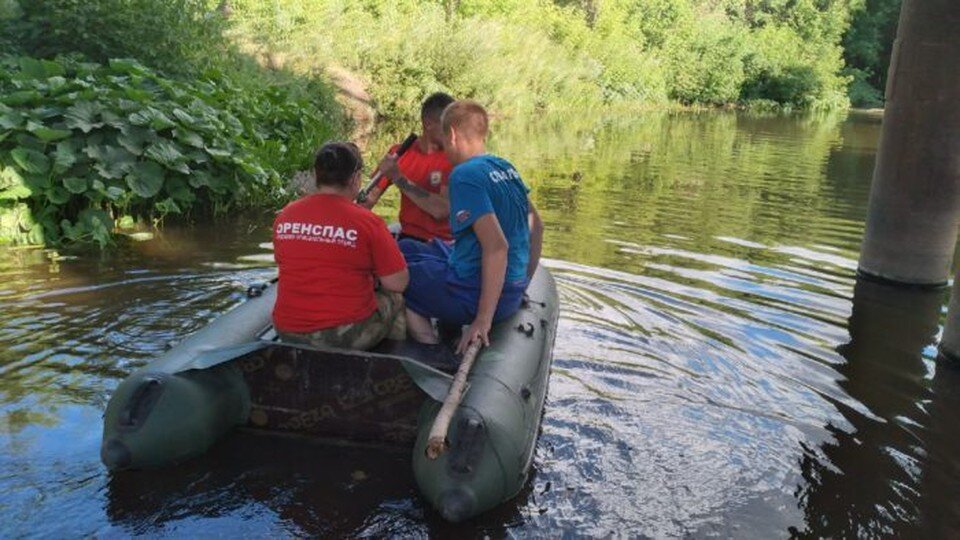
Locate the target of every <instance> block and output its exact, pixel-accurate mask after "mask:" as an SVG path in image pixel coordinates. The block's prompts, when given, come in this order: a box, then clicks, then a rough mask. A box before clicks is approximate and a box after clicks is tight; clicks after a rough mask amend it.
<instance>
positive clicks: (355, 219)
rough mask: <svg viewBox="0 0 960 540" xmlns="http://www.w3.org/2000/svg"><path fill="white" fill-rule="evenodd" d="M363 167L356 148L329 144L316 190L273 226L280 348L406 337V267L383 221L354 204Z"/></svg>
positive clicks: (318, 164)
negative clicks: (282, 344)
mask: <svg viewBox="0 0 960 540" xmlns="http://www.w3.org/2000/svg"><path fill="white" fill-rule="evenodd" d="M362 168H363V161H362V160H361V158H360V151H359V150H358V149H357V147H356V145H353V144H351V143H341V142H334V143H328V144H325V145H324V146H323V147H322V148H321V149H320V150H319V151H318V152H317V156H316V159H315V161H314V173H315V174H316V182H317V187H318V188H319V190H318V191H317V193H314V194H313V195H308V196H306V197H304V198H302V199H299V200H297V201H294V202H292V203H290V204H288V205H287V206H286V207H285V208H284V209H283V210H282V211H281V212H280V214H279V215H278V216H277V219H276V220H275V221H274V223H273V248H274V258H275V259H276V261H277V266H278V267H279V270H280V279H279V283H278V287H279V289H278V290H277V302H276V304H275V305H274V308H273V323H274V326H275V327H276V329H277V332H278V333H279V334H280V339H282V340H283V341H290V342H296V343H307V344H310V345H314V346H318V347H320V346H332V347H342V348H354V349H368V348H370V347H373V346H374V345H376V344H377V343H379V342H380V340H382V339H383V338H385V337H387V335H388V334H389V335H390V336H391V337H395V338H396V339H403V338H404V337H405V334H404V332H405V330H404V326H403V320H404V319H403V299H402V297H401V296H400V293H402V292H403V290H404V289H406V287H407V282H408V281H409V275H408V273H407V265H406V262H405V261H404V259H403V255H401V253H400V250H399V248H398V247H397V243H396V242H395V241H394V239H393V237H392V236H391V235H390V231H388V230H387V226H386V224H385V223H384V222H383V220H382V219H380V218H379V217H378V216H377V215H375V214H374V213H373V212H371V211H370V210H367V209H366V208H362V207H360V206H358V205H356V204H354V202H353V200H354V198H356V196H357V192H358V191H359V190H360V181H361V180H360V176H361V172H360V171H361V169H362ZM377 280H379V282H380V288H379V290H376V291H375V290H374V286H375V283H376V281H377Z"/></svg>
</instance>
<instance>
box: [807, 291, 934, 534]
mask: <svg viewBox="0 0 960 540" xmlns="http://www.w3.org/2000/svg"><path fill="white" fill-rule="evenodd" d="M943 302H944V291H926V290H922V289H905V288H895V287H889V286H887V285H883V284H877V283H874V282H871V281H867V280H863V279H861V280H858V281H857V285H856V288H855V289H854V295H853V314H852V315H851V317H850V323H849V329H850V341H849V342H848V343H846V344H844V345H842V346H840V347H839V348H838V351H839V352H840V354H842V355H843V357H844V358H845V359H846V362H845V363H843V364H840V365H838V366H837V368H836V369H837V372H838V374H839V375H840V376H841V377H842V378H841V379H840V381H839V383H838V384H839V385H840V387H842V388H843V389H844V390H845V391H846V392H847V394H848V395H849V396H850V397H851V398H853V399H854V400H855V402H856V405H855V406H854V407H850V406H847V405H846V404H843V403H837V404H836V405H837V407H838V408H839V409H840V411H841V413H843V416H844V418H845V420H846V421H847V422H846V425H835V424H829V425H828V426H827V429H828V431H829V432H830V434H831V435H832V440H830V441H828V442H826V443H825V444H824V445H823V446H822V447H821V448H810V449H808V451H807V453H806V454H805V455H804V458H803V462H802V468H803V476H804V480H805V481H806V483H807V485H806V486H804V487H803V488H802V489H801V493H800V496H799V499H800V501H801V504H802V505H803V506H804V509H805V511H806V516H807V518H806V519H807V530H806V531H805V533H807V534H810V535H812V536H814V537H876V536H902V535H903V534H904V533H905V532H909V531H913V530H915V528H916V526H917V524H918V523H919V521H920V520H919V517H920V514H919V503H920V497H921V491H920V489H919V488H920V476H921V474H922V468H923V461H924V457H925V456H926V454H927V452H928V451H929V449H927V448H925V441H924V439H925V438H926V437H925V433H924V432H925V431H926V429H927V428H928V426H926V424H927V419H926V416H927V415H926V412H925V410H924V409H925V405H927V404H929V403H930V401H931V399H932V397H933V396H932V395H931V393H930V391H929V389H928V385H929V377H930V369H931V367H932V365H931V362H930V360H929V359H928V358H925V357H924V351H925V349H928V348H929V347H932V346H933V345H934V344H935V343H936V338H937V332H938V329H939V327H938V322H939V316H940V311H941V307H942V305H943ZM928 433H929V432H928Z"/></svg>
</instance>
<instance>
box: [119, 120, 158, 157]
mask: <svg viewBox="0 0 960 540" xmlns="http://www.w3.org/2000/svg"><path fill="white" fill-rule="evenodd" d="M155 140H157V134H156V133H154V131H153V130H152V129H149V128H145V127H138V126H124V127H123V128H122V129H121V133H120V136H119V137H117V142H118V143H119V144H120V146H123V147H124V148H126V149H127V151H128V152H130V153H131V154H135V155H138V156H140V155H143V149H144V147H145V146H146V145H147V144H148V143H152V142H153V141H155Z"/></svg>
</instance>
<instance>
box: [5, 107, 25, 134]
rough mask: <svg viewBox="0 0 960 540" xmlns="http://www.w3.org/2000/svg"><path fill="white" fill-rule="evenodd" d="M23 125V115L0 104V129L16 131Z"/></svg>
mask: <svg viewBox="0 0 960 540" xmlns="http://www.w3.org/2000/svg"><path fill="white" fill-rule="evenodd" d="M21 124H23V113H21V112H20V111H18V110H17V109H12V108H10V107H7V106H6V105H3V104H0V128H3V129H16V128H19V127H20V125H21Z"/></svg>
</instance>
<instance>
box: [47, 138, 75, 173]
mask: <svg viewBox="0 0 960 540" xmlns="http://www.w3.org/2000/svg"><path fill="white" fill-rule="evenodd" d="M76 145H77V142H76V141H60V142H58V143H57V149H56V150H55V151H54V152H53V172H54V174H61V173H65V172H67V171H68V170H69V169H70V167H73V164H74V163H76V162H77V146H76Z"/></svg>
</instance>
